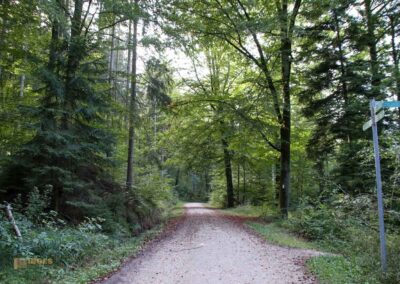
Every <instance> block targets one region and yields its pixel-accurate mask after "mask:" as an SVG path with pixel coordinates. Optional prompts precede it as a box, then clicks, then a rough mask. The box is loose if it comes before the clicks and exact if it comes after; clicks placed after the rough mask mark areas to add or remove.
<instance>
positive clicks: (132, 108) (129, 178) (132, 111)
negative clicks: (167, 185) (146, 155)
mask: <svg viewBox="0 0 400 284" xmlns="http://www.w3.org/2000/svg"><path fill="white" fill-rule="evenodd" d="M138 3H139V0H135V5H136V6H137V5H138ZM137 36H138V19H137V17H135V19H134V20H133V39H132V68H131V70H132V75H131V96H130V104H129V134H128V135H129V137H128V166H127V175H126V186H127V188H128V189H131V188H132V186H133V184H134V155H135V149H134V148H135V125H134V123H135V115H136V83H137V78H136V76H137V74H136V73H137V70H136V63H137Z"/></svg>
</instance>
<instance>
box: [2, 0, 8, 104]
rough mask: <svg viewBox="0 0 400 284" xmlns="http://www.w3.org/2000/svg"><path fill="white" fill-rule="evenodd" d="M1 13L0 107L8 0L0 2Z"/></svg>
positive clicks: (3, 94)
mask: <svg viewBox="0 0 400 284" xmlns="http://www.w3.org/2000/svg"><path fill="white" fill-rule="evenodd" d="M1 5H2V7H1V8H2V10H3V13H2V15H1V20H2V21H1V31H0V99H1V105H0V107H2V106H4V105H5V93H4V70H3V68H2V60H3V50H4V45H5V38H6V33H7V25H8V10H9V7H10V1H9V0H4V1H2V3H1Z"/></svg>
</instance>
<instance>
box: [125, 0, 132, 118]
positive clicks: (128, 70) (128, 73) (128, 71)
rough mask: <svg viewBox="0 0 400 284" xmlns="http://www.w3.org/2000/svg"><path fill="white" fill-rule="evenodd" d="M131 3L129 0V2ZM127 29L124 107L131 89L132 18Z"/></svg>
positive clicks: (127, 102)
mask: <svg viewBox="0 0 400 284" xmlns="http://www.w3.org/2000/svg"><path fill="white" fill-rule="evenodd" d="M129 3H131V1H130V2H129ZM128 25H129V30H128V40H127V46H128V64H126V76H127V77H126V94H127V96H126V108H128V106H129V93H130V89H131V57H132V49H131V44H132V42H131V39H132V20H129V23H128ZM127 120H128V118H127V117H126V116H125V121H127Z"/></svg>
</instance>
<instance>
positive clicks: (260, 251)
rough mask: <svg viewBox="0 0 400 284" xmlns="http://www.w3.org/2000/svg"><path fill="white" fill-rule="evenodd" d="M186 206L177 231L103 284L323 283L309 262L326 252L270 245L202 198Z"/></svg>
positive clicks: (152, 246) (151, 247)
mask: <svg viewBox="0 0 400 284" xmlns="http://www.w3.org/2000/svg"><path fill="white" fill-rule="evenodd" d="M185 207H186V218H185V220H184V221H183V223H182V224H181V225H179V226H178V227H177V229H176V231H175V232H173V233H172V234H170V235H169V236H168V237H166V238H164V239H163V240H161V241H160V242H158V243H155V244H154V245H151V246H150V247H149V248H148V249H146V250H145V251H144V252H143V253H142V254H141V255H140V256H138V257H137V258H135V259H133V260H132V261H130V262H129V263H127V264H126V265H125V266H124V267H123V268H122V269H121V270H120V271H118V272H116V273H115V274H114V275H112V276H111V277H110V278H109V279H106V280H104V282H103V283H107V284H111V283H112V284H114V283H138V284H139V283H140V284H142V283H143V284H152V283H156V284H178V283H184V284H186V283H190V284H192V283H193V284H197V283H198V284H200V283H201V284H205V283H210V284H216V283H223V284H236V283H238V284H239V283H240V284H244V283H263V284H279V283H284V284H286V283H317V282H316V280H315V279H314V278H313V277H312V276H310V275H309V274H308V273H307V272H306V269H305V267H304V265H303V263H304V259H306V258H309V257H311V256H315V255H319V254H320V253H318V252H316V251H312V250H301V249H291V248H285V247H280V246H276V245H271V244H268V243H267V242H265V241H263V240H262V239H261V238H260V237H258V236H256V235H255V234H252V233H250V232H249V231H248V230H246V229H245V228H244V227H243V226H242V225H240V224H239V223H238V222H235V221H233V220H232V219H231V218H228V217H226V216H224V215H223V214H221V213H220V211H218V210H213V209H209V208H206V207H204V205H203V204H201V203H188V204H186V205H185Z"/></svg>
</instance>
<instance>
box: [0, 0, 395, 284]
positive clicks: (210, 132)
mask: <svg viewBox="0 0 400 284" xmlns="http://www.w3.org/2000/svg"><path fill="white" fill-rule="evenodd" d="M399 64H400V2H399V1H397V0H336V1H332V0H275V1H265V0H191V1H190V0H0V203H1V204H0V282H1V283H91V281H94V280H96V279H99V278H101V277H103V276H104V275H106V274H107V273H110V272H111V271H114V270H116V269H117V268H118V267H119V266H120V261H121V259H124V258H126V257H129V256H131V255H134V254H135V253H136V252H138V251H140V249H141V248H142V247H144V246H145V244H146V243H147V242H149V241H150V240H151V239H154V238H157V236H159V235H160V234H161V232H162V231H163V230H164V229H165V228H166V227H168V223H169V222H170V220H171V219H176V218H178V219H179V218H181V217H182V216H183V215H185V213H184V211H185V212H186V210H187V209H185V208H186V207H184V205H183V203H185V202H202V203H207V206H209V207H210V208H220V209H221V210H222V211H221V212H226V214H233V215H232V216H238V215H246V216H247V217H246V218H250V217H249V216H251V217H254V216H256V217H257V218H258V220H259V222H258V221H257V222H255V223H253V222H252V221H251V220H250V221H251V222H250V221H246V223H245V226H248V227H250V228H251V229H252V230H255V231H256V232H258V233H260V234H261V235H265V236H264V237H265V238H266V239H267V241H270V242H272V243H274V242H278V243H277V244H278V245H283V246H289V247H291V246H296V242H297V241H296V242H295V241H293V242H295V243H293V242H291V241H289V243H279V242H280V241H282V240H284V239H285V238H286V236H287V237H288V238H290V239H291V238H293V239H294V240H298V241H299V242H302V244H303V243H304V244H306V247H304V248H312V249H317V250H319V251H325V252H327V253H329V254H328V255H325V256H319V257H315V258H311V259H310V260H307V262H306V266H307V269H308V270H309V271H310V272H311V273H312V274H314V275H316V277H317V279H318V281H320V282H321V283H399V282H400V268H399V265H398V263H399V261H400V257H399V255H400V237H399V235H400V108H391V109H385V113H384V117H383V119H382V120H380V121H379V122H378V123H377V125H378V135H379V149H380V156H379V159H380V163H381V168H382V171H381V174H382V191H383V211H384V221H385V233H386V236H385V238H386V247H387V264H386V267H382V265H383V263H382V258H381V253H382V246H380V239H379V224H378V203H377V190H376V172H375V160H374V148H373V140H372V133H371V129H370V128H369V129H367V130H365V131H364V130H363V124H364V123H365V122H366V121H368V120H369V119H370V118H371V113H370V101H371V100H372V99H375V100H377V101H398V100H400V67H399ZM215 210H217V209H215ZM218 210H219V209H218ZM224 214H225V213H224ZM186 218H187V217H186ZM243 218H245V217H243ZM172 234H174V233H173V232H172ZM283 236H285V237H283ZM275 239H276V240H275ZM310 246H312V247H310ZM301 248H303V247H301ZM16 258H30V259H32V258H38V259H51V261H52V265H48V266H45V265H43V266H32V267H29V268H26V269H18V270H15V269H14V268H15V259H16ZM13 261H14V262H13ZM13 263H14V268H13ZM282 269H284V268H282ZM121 283H122V282H121ZM133 283H134V282H133ZM148 283H152V282H151V280H149V282H148ZM154 283H157V282H154ZM166 283H169V282H166ZM171 283H173V282H171ZM214 283H219V282H214ZM221 283H225V282H221ZM238 283H239V282H238ZM254 283H255V282H254ZM271 283H273V282H271ZM277 283H278V282H277ZM288 283H289V282H288ZM296 283H297V282H296ZM299 283H303V282H299ZM304 283H306V282H304ZM307 283H308V282H307Z"/></svg>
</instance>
